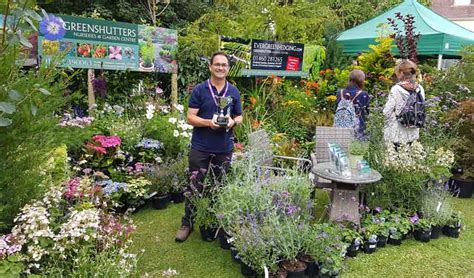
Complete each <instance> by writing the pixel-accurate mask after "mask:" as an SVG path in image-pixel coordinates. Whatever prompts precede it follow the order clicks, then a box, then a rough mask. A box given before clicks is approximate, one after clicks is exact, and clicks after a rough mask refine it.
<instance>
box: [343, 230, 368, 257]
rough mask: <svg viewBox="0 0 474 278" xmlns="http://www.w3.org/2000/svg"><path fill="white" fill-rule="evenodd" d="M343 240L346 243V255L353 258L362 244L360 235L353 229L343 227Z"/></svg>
mask: <svg viewBox="0 0 474 278" xmlns="http://www.w3.org/2000/svg"><path fill="white" fill-rule="evenodd" d="M341 237H342V240H343V242H345V243H347V244H348V245H349V246H348V247H347V253H346V256H348V257H351V258H354V257H356V256H357V253H358V251H359V249H360V248H361V246H362V244H363V240H362V236H361V235H360V234H359V232H357V231H356V230H355V229H351V228H350V227H344V228H343V230H342V234H341Z"/></svg>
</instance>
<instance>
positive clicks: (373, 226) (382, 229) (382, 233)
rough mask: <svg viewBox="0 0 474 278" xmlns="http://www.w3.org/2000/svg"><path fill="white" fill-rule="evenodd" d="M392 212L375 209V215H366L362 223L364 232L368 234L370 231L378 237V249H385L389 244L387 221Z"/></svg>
mask: <svg viewBox="0 0 474 278" xmlns="http://www.w3.org/2000/svg"><path fill="white" fill-rule="evenodd" d="M389 215H390V212H389V211H388V210H383V211H382V210H381V209H380V208H378V207H377V208H375V209H374V211H373V214H366V215H365V217H364V220H363V223H362V226H363V227H364V230H365V231H366V233H367V228H366V227H368V230H369V231H370V232H371V233H372V234H375V235H376V236H377V247H384V246H385V245H386V244H387V240H388V236H389V231H388V228H389V226H388V225H387V223H386V219H387V218H388V217H389Z"/></svg>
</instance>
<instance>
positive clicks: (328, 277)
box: [319, 273, 339, 278]
mask: <svg viewBox="0 0 474 278" xmlns="http://www.w3.org/2000/svg"><path fill="white" fill-rule="evenodd" d="M337 276H339V273H338V274H329V273H324V274H323V273H319V277H320V278H332V277H337Z"/></svg>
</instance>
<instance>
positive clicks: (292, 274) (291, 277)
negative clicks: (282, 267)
mask: <svg viewBox="0 0 474 278" xmlns="http://www.w3.org/2000/svg"><path fill="white" fill-rule="evenodd" d="M286 273H287V275H286V277H288V278H300V277H301V278H302V277H305V273H306V269H303V270H301V271H288V270H287V271H286Z"/></svg>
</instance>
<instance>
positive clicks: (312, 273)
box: [304, 262, 319, 277]
mask: <svg viewBox="0 0 474 278" xmlns="http://www.w3.org/2000/svg"><path fill="white" fill-rule="evenodd" d="M304 274H306V276H309V277H317V276H318V274H319V265H318V263H316V262H307V263H306V270H305V271H304Z"/></svg>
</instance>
